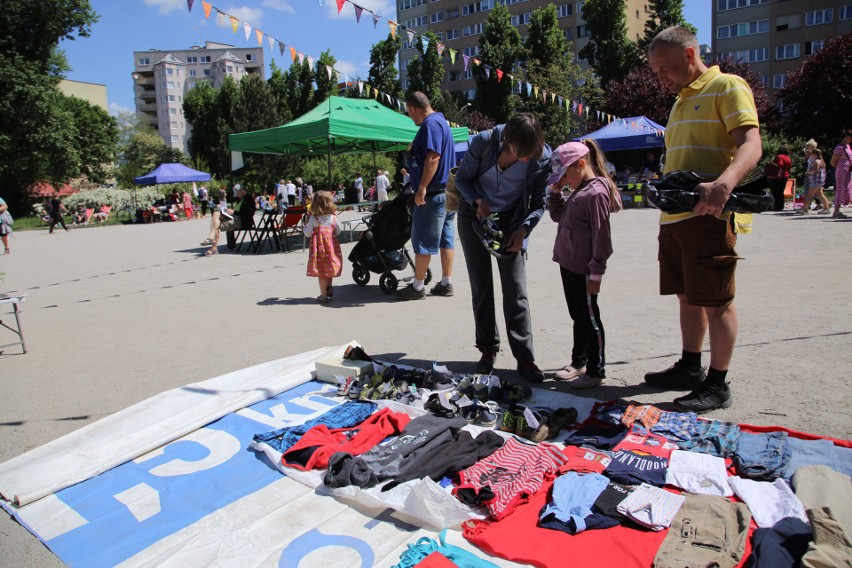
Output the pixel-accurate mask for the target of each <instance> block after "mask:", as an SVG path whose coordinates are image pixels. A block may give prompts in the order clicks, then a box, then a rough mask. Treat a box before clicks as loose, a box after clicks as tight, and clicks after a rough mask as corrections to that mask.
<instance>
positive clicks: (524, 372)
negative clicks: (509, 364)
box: [518, 359, 546, 383]
mask: <svg viewBox="0 0 852 568" xmlns="http://www.w3.org/2000/svg"><path fill="white" fill-rule="evenodd" d="M518 373H519V374H520V375H521V376H522V377H523V378H525V379H526V380H528V381H529V382H531V383H540V382H542V381H543V380H544V379H545V378H546V377H545V376H544V373H543V372H542V371H541V369H539V368H538V365H536V364H535V361H533V360H532V359H530V360H528V361H523V362H521V363H518Z"/></svg>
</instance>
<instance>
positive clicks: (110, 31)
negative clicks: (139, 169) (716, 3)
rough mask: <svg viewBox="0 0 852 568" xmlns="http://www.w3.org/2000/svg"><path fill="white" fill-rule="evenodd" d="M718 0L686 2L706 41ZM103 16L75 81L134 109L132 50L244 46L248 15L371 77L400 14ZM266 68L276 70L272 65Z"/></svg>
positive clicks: (388, 9) (173, 3)
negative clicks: (227, 20) (226, 19)
mask: <svg viewBox="0 0 852 568" xmlns="http://www.w3.org/2000/svg"><path fill="white" fill-rule="evenodd" d="M710 2H711V0H687V1H686V2H684V4H685V5H686V6H685V15H686V19H687V21H689V22H690V23H691V24H693V25H694V26H696V27H697V28H698V40H699V42H700V43H706V44H709V43H710V8H711V4H710ZM90 3H91V5H92V8H93V9H94V11H95V12H96V13H97V14H98V15H99V16H100V19H99V21H98V22H97V23H96V24H95V25H94V26H92V33H91V36H90V37H87V38H86V37H79V38H76V39H74V40H71V41H68V40H63V41H62V42H60V45H59V47H60V48H61V49H63V50H64V51H65V53H66V56H67V58H68V63H69V64H70V66H71V68H72V70H71V71H70V72H69V73H68V76H67V78H68V79H70V80H73V81H82V82H87V83H98V84H102V85H106V87H107V99H108V101H109V108H110V112H111V113H112V114H116V113H118V112H121V111H132V110H133V109H134V103H133V79H132V78H131V73H132V72H133V69H134V60H133V52H134V51H145V50H148V49H151V48H155V49H160V50H169V49H175V50H178V49H188V48H189V47H191V46H193V45H204V43H205V42H206V41H208V40H209V41H215V42H220V43H227V44H231V45H235V46H237V47H257V39H256V37H255V33H254V31H252V33H251V35H250V37H249V40H246V36H245V31H244V30H243V26H242V22H247V23H248V24H250V25H251V26H252V29H253V30H254V29H260V30H262V31H263V32H265V33H266V34H268V35H270V36H272V37H273V38H275V39H276V40H278V41H280V42H282V43H284V44H286V45H287V46H288V47H291V46H292V47H294V48H296V49H297V50H298V51H300V52H302V53H304V54H305V55H310V56H312V57H313V58H314V59H318V58H319V56H320V54H321V53H322V52H323V51H325V50H330V52H331V54H332V55H333V56H334V57H335V58H336V59H337V64H336V65H335V68H336V69H337V70H338V71H340V72H341V73H344V74H347V75H349V76H351V77H355V76H361V77H366V76H367V73H368V71H369V68H370V48H371V47H372V46H373V44H375V43H376V42H379V41H381V40H383V39H385V38H386V37H387V34H388V31H389V30H388V21H387V19H388V18H389V19H391V20H395V19H396V7H395V2H394V1H393V0H358V2H357V3H358V5H360V6H363V7H364V8H366V9H367V10H371V11H372V12H374V13H376V14H378V15H379V16H381V17H382V19H380V20H379V23H378V26H377V27H376V28H375V29H374V27H373V19H372V16H371V15H370V14H369V13H367V12H364V13H363V15H362V17H361V22H360V23H357V22H356V20H355V11H354V7H353V6H352V4H350V3H348V2H347V3H346V4H345V6H344V8H343V10H342V11H341V13H340V14H338V13H337V5H336V2H335V0H324V1H323V2H322V5H320V0H242V1H240V0H236V1H233V0H212V1H210V2H209V3H210V4H212V5H213V6H214V7H215V8H218V9H219V10H221V11H223V12H225V13H227V14H230V15H233V16H236V17H237V18H238V19H239V20H240V26H239V27H238V29H237V32H236V33H233V32H232V31H231V26H230V24H228V25H227V26H226V27H219V26H218V25H217V23H216V10H215V8H214V10H213V11H212V13H211V16H210V18H209V19H205V17H204V10H203V8H202V5H201V0H195V2H194V4H193V7H192V11H189V10H188V9H187V2H186V0H90ZM263 46H264V60H265V61H266V63H267V65H268V64H269V61H270V59H274V60H275V62H276V64H277V65H278V66H279V67H283V68H287V67H289V66H290V63H291V62H292V60H291V58H290V55H289V51H288V53H287V54H286V56H285V57H284V58H282V57H281V56H280V55H279V51H278V46H277V44H276V47H275V51H274V53H273V51H271V50H270V48H269V43H268V40H267V39H266V38H264V40H263ZM266 76H267V77H268V76H269V70H268V69H267V73H266Z"/></svg>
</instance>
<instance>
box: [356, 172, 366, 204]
mask: <svg viewBox="0 0 852 568" xmlns="http://www.w3.org/2000/svg"><path fill="white" fill-rule="evenodd" d="M355 194H356V196H355V199H356V200H357V201H356V203H361V202H362V201H364V178H362V177H361V174H359V173H356V174H355Z"/></svg>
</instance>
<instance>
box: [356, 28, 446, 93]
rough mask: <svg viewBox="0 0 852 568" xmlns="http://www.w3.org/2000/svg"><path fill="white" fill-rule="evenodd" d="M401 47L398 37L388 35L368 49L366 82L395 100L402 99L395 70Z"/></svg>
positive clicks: (397, 74)
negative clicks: (368, 59) (368, 68)
mask: <svg viewBox="0 0 852 568" xmlns="http://www.w3.org/2000/svg"><path fill="white" fill-rule="evenodd" d="M401 46H402V40H401V39H400V37H399V36H392V35H390V34H388V37H387V39H384V40H382V41H380V42H378V43H376V44H374V45H373V47H372V49H370V72H369V75H368V76H367V82H368V83H369V84H371V85H373V86H374V87H376V88H377V89H378V90H379V91H380V92H382V93H387V94H389V95H390V96H391V97H393V98H395V99H400V98H402V87H400V84H399V73H398V72H397V70H396V56H397V54H398V52H399V49H400V47H401ZM356 92H357V91H356ZM430 100H431V99H430Z"/></svg>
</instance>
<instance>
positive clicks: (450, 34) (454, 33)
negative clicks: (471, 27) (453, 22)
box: [446, 28, 461, 40]
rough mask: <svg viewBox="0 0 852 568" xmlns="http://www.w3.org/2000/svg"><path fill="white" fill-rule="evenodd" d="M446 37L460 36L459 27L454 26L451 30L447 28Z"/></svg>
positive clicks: (455, 37)
mask: <svg viewBox="0 0 852 568" xmlns="http://www.w3.org/2000/svg"><path fill="white" fill-rule="evenodd" d="M446 33H447V39H448V40H450V39H457V38H460V37H461V28H454V29H452V30H447V32H446Z"/></svg>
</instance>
